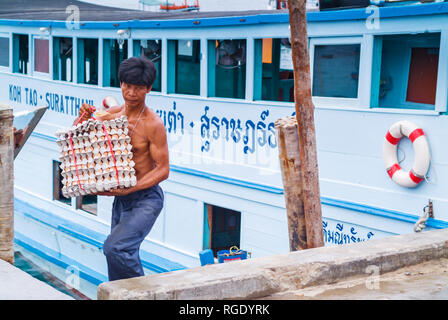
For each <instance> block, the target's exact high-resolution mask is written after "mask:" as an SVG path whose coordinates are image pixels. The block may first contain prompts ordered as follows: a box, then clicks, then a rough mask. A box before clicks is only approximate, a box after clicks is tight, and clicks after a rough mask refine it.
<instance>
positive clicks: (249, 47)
mask: <svg viewBox="0 0 448 320" xmlns="http://www.w3.org/2000/svg"><path fill="white" fill-rule="evenodd" d="M218 40H244V41H245V42H246V52H245V54H246V61H245V64H244V67H245V69H246V70H245V78H244V79H243V81H242V82H241V83H244V94H243V97H242V98H234V97H219V96H216V86H215V84H214V83H213V85H210V84H211V81H213V82H215V79H216V47H215V46H213V42H214V41H218ZM205 41H206V44H205V47H206V48H207V52H206V57H207V60H206V75H205V77H206V86H207V92H206V97H207V98H210V99H218V100H220V101H252V100H253V91H254V88H253V87H254V86H253V84H254V81H253V80H254V79H251V78H253V73H254V72H253V71H254V70H253V67H251V66H249V58H251V59H252V58H254V42H255V38H253V37H249V36H246V37H231V38H229V37H228V36H226V37H208V38H206V39H205ZM201 48H202V47H201ZM211 66H214V68H213V70H211ZM248 97H250V99H248Z"/></svg>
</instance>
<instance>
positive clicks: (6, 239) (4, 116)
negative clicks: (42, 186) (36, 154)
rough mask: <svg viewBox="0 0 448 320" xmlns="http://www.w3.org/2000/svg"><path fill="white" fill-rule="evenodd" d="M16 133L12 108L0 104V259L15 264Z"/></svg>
mask: <svg viewBox="0 0 448 320" xmlns="http://www.w3.org/2000/svg"><path fill="white" fill-rule="evenodd" d="M13 166H14V133H13V113H12V109H11V108H9V107H6V106H1V105H0V259H3V260H5V261H8V262H9V263H11V264H14V167H13Z"/></svg>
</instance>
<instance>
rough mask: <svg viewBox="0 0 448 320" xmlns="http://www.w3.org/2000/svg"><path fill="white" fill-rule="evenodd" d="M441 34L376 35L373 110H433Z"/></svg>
mask: <svg viewBox="0 0 448 320" xmlns="http://www.w3.org/2000/svg"><path fill="white" fill-rule="evenodd" d="M439 48H440V33H426V34H414V35H388V36H377V37H375V41H374V52H375V53H377V54H374V61H373V70H374V72H373V74H372V107H380V108H405V109H424V110H434V108H435V100H436V89H437V73H438V67H439Z"/></svg>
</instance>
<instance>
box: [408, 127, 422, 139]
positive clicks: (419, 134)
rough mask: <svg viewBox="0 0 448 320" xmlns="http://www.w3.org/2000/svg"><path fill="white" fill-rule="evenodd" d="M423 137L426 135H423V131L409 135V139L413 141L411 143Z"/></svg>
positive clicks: (418, 130) (417, 130) (415, 131)
mask: <svg viewBox="0 0 448 320" xmlns="http://www.w3.org/2000/svg"><path fill="white" fill-rule="evenodd" d="M423 135H424V133H423V130H422V129H415V130H414V131H412V132H411V134H410V135H409V139H411V141H412V142H414V141H415V139H417V138H418V137H420V136H423Z"/></svg>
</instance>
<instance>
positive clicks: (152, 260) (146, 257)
mask: <svg viewBox="0 0 448 320" xmlns="http://www.w3.org/2000/svg"><path fill="white" fill-rule="evenodd" d="M14 211H16V212H20V213H21V214H23V215H24V216H25V217H26V218H29V219H32V220H34V221H36V222H38V223H41V224H43V225H46V226H48V227H51V228H53V229H56V230H57V231H59V232H61V233H64V234H67V235H69V236H71V237H73V238H75V239H77V240H80V242H81V243H87V244H90V245H92V246H94V247H96V248H98V249H102V247H103V243H104V240H105V239H106V237H107V235H105V234H102V233H99V232H96V231H94V230H92V229H89V228H86V227H84V226H82V225H79V224H77V223H73V222H71V221H69V220H67V219H63V218H61V217H58V216H56V215H54V214H51V213H49V212H45V211H43V210H41V209H39V208H36V207H34V206H32V205H31V204H29V203H27V202H24V201H22V200H20V199H17V198H15V199H14ZM17 235H20V233H18V232H16V238H17V240H18V241H21V243H22V244H23V243H25V245H26V244H28V247H30V246H31V247H34V248H35V250H38V251H39V252H41V255H43V254H46V255H49V257H50V258H52V259H57V258H56V257H58V256H59V253H55V252H52V250H51V249H48V248H45V247H43V246H42V245H40V244H39V243H37V242H35V241H33V240H32V239H31V238H29V237H25V236H24V235H20V236H19V237H17ZM18 244H19V243H18ZM22 244H19V245H22ZM22 246H24V245H22ZM24 247H25V246H24ZM28 247H26V248H27V249H28ZM30 251H32V250H30ZM140 257H141V261H142V265H143V267H144V268H147V269H149V270H151V271H153V272H156V273H161V272H169V271H175V270H182V269H185V268H186V267H185V266H183V265H181V264H179V263H176V262H173V261H170V260H167V259H165V258H162V257H160V256H158V255H155V254H152V253H149V252H146V251H143V250H141V251H140ZM67 259H68V260H70V261H71V262H68V260H67ZM64 263H69V264H77V263H75V261H74V260H72V259H70V258H68V257H66V258H64V259H63V260H62V261H60V262H59V264H64ZM56 264H58V263H56ZM65 266H67V265H65ZM89 270H90V269H89ZM92 271H93V270H92ZM93 272H94V273H95V271H93ZM89 274H90V275H91V276H92V273H90V271H89ZM93 278H96V279H97V280H98V279H101V277H100V278H98V273H96V275H95V276H93ZM103 278H104V277H103ZM89 281H90V280H89ZM98 281H100V280H98ZM102 281H107V279H106V280H102ZM102 281H100V283H101V282H102ZM93 283H95V282H93Z"/></svg>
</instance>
